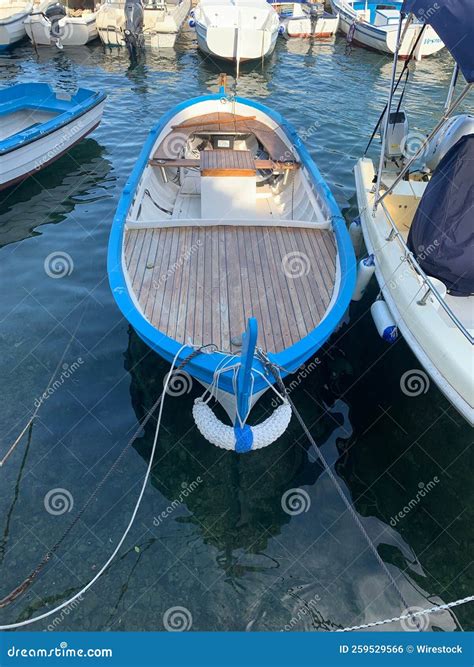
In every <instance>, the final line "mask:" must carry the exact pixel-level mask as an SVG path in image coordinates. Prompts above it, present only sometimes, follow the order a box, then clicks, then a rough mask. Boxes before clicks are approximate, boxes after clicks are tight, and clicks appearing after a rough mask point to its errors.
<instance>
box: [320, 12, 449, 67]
mask: <svg viewBox="0 0 474 667" xmlns="http://www.w3.org/2000/svg"><path fill="white" fill-rule="evenodd" d="M329 1H330V3H331V7H332V10H333V12H334V13H335V14H337V15H338V16H339V28H340V30H341V31H342V32H343V33H344V34H345V35H347V40H348V42H350V43H351V44H357V45H359V46H364V47H366V48H367V49H371V50H373V51H380V52H382V53H388V54H390V55H393V54H394V53H395V50H396V51H397V54H398V57H399V58H407V57H408V55H409V54H410V53H411V52H412V50H413V46H414V45H415V44H416V48H415V52H414V57H415V59H416V60H421V58H425V57H426V56H430V55H432V54H434V53H437V52H438V51H440V50H441V49H442V48H443V47H444V44H443V42H442V40H441V39H440V38H439V36H438V35H437V34H436V31H435V30H434V29H433V28H432V27H431V26H430V25H426V26H425V28H424V30H423V32H422V29H423V27H424V25H425V24H423V23H422V22H421V21H418V20H413V21H411V22H410V25H409V26H406V28H407V30H406V32H405V34H404V37H403V41H402V43H401V44H400V46H399V48H397V31H398V24H399V23H400V10H401V7H402V2H401V0H386V1H385V2H384V3H383V4H382V3H380V2H366V1H365V0H362V1H361V0H329ZM435 4H436V3H435Z"/></svg>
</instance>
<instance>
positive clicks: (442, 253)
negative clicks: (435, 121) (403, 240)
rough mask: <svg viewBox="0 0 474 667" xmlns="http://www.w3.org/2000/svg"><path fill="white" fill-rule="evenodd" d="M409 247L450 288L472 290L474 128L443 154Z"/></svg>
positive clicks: (457, 291) (460, 293) (415, 221)
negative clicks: (473, 131)
mask: <svg viewBox="0 0 474 667" xmlns="http://www.w3.org/2000/svg"><path fill="white" fill-rule="evenodd" d="M408 247H409V248H410V250H411V251H412V252H413V254H414V255H415V257H416V258H417V260H418V262H419V264H420V266H421V268H422V269H423V270H424V271H425V273H427V274H428V275H430V276H433V277H434V278H438V279H439V280H442V281H443V282H444V283H445V285H446V286H447V288H448V291H449V292H450V293H451V294H455V295H458V296H468V295H469V294H474V134H469V135H467V136H465V137H463V138H462V139H460V140H459V141H458V142H457V144H455V145H454V146H453V147H452V148H451V150H450V151H448V153H447V154H446V155H445V156H444V158H443V159H442V160H441V162H440V163H439V165H438V167H437V168H436V170H435V171H434V173H433V176H432V178H431V180H430V182H429V183H428V186H427V188H426V190H425V193H424V195H423V197H422V198H421V201H420V204H419V206H418V210H417V212H416V214H415V217H414V219H413V222H412V225H411V229H410V234H409V235H408Z"/></svg>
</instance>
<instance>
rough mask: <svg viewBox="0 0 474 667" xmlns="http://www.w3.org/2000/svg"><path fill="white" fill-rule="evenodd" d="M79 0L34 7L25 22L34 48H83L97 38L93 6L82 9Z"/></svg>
mask: <svg viewBox="0 0 474 667" xmlns="http://www.w3.org/2000/svg"><path fill="white" fill-rule="evenodd" d="M83 4H84V3H82V2H81V1H80V0H68V2H67V4H62V3H60V2H57V0H43V2H40V3H39V4H35V5H34V7H33V11H32V12H31V14H30V15H29V16H28V17H27V18H26V20H25V29H26V32H27V34H28V37H29V38H30V40H31V42H32V43H33V44H34V45H35V46H51V45H55V46H57V47H58V48H60V49H62V48H63V47H64V46H84V44H87V43H88V42H91V41H92V40H93V39H96V38H97V36H98V35H97V27H96V12H95V10H94V3H93V1H92V0H91V1H90V2H89V8H88V9H84V7H83Z"/></svg>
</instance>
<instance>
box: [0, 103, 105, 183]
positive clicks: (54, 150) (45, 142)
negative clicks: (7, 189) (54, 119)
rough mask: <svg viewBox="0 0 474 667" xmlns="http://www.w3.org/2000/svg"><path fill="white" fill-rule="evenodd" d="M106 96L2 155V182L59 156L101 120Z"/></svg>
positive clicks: (32, 171)
mask: <svg viewBox="0 0 474 667" xmlns="http://www.w3.org/2000/svg"><path fill="white" fill-rule="evenodd" d="M104 106H105V100H104V101H103V102H101V103H100V104H98V105H97V106H96V107H94V108H93V109H91V110H90V111H87V112H86V113H85V114H83V115H82V116H80V117H79V118H77V119H76V120H74V121H72V122H71V123H69V124H68V125H65V126H64V127H62V128H60V129H58V130H56V131H55V132H52V133H51V134H48V135H47V136H45V137H42V138H40V139H37V140H36V141H33V142H32V143H30V144H27V145H25V146H23V147H20V148H17V149H15V150H13V151H10V152H9V153H6V155H2V156H0V165H1V168H0V186H4V185H5V184H6V183H11V182H12V181H13V182H14V181H17V180H21V179H22V178H25V177H27V176H28V175H30V174H34V173H36V172H37V171H39V170H40V169H42V168H43V167H45V166H46V165H48V164H49V163H50V162H53V161H54V160H56V159H58V158H59V157H60V156H61V155H62V154H63V153H65V152H66V151H67V150H68V149H69V148H71V146H73V145H74V144H75V143H77V142H78V141H80V140H81V139H82V138H83V137H85V136H86V135H87V134H89V132H91V131H92V130H93V129H94V128H95V127H96V125H98V124H99V122H100V119H101V117H102V113H103V110H104Z"/></svg>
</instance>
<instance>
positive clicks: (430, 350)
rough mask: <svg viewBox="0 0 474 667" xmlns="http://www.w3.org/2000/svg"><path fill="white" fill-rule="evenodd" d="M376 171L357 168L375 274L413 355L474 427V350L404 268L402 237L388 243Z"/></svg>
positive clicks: (363, 165) (367, 164)
mask: <svg viewBox="0 0 474 667" xmlns="http://www.w3.org/2000/svg"><path fill="white" fill-rule="evenodd" d="M374 176H375V170H374V165H373V163H372V161H371V160H369V159H366V158H365V159H362V160H359V162H358V163H357V165H356V168H355V180H356V188H357V200H358V206H359V211H360V212H361V213H360V220H361V226H362V232H363V235H364V241H365V244H366V247H367V250H368V252H369V253H372V254H373V255H374V258H375V274H376V277H377V280H378V283H379V285H380V288H381V291H382V294H383V297H384V299H385V302H386V303H387V306H388V308H389V310H390V312H391V314H392V316H393V319H394V321H395V323H396V325H397V327H398V328H399V330H400V332H401V333H402V335H403V337H404V338H405V340H406V342H407V343H408V345H409V346H410V347H411V349H412V351H413V353H414V354H415V355H416V357H417V358H418V360H419V361H420V363H421V364H422V366H423V367H424V368H425V370H426V371H427V373H428V374H429V375H430V376H431V378H432V379H433V380H434V382H435V383H436V384H437V386H438V387H439V389H440V390H441V391H442V392H443V394H444V395H445V396H446V398H447V399H448V400H449V401H450V402H451V403H452V404H453V405H454V407H455V408H456V409H457V410H458V411H459V412H460V414H462V415H463V417H464V418H465V419H466V420H467V421H468V422H469V423H470V424H471V425H474V395H473V394H474V387H473V381H472V345H471V344H470V342H469V341H468V339H467V338H466V337H465V336H463V334H462V333H461V332H460V331H459V330H458V329H457V328H456V327H454V326H452V325H451V323H450V322H449V320H448V319H447V317H445V316H444V311H443V309H442V308H441V307H440V306H439V304H438V303H437V301H436V300H435V298H434V297H429V298H428V299H427V301H426V304H425V305H421V304H420V303H419V302H420V299H421V297H422V296H423V294H424V293H425V290H424V289H423V287H422V285H421V283H420V280H419V278H418V276H417V274H416V272H415V271H414V270H413V269H411V268H410V266H409V265H407V263H406V262H400V257H401V256H403V251H402V247H401V245H400V244H399V242H398V241H397V239H396V237H394V239H393V240H392V241H391V242H390V243H387V238H388V237H389V234H390V231H391V229H392V228H391V226H390V223H389V221H388V219H387V218H386V216H385V214H384V213H383V209H382V208H381V207H380V206H379V207H378V210H377V213H376V215H375V216H373V215H372V209H373V203H374V194H373V192H372V188H373V178H374Z"/></svg>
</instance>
